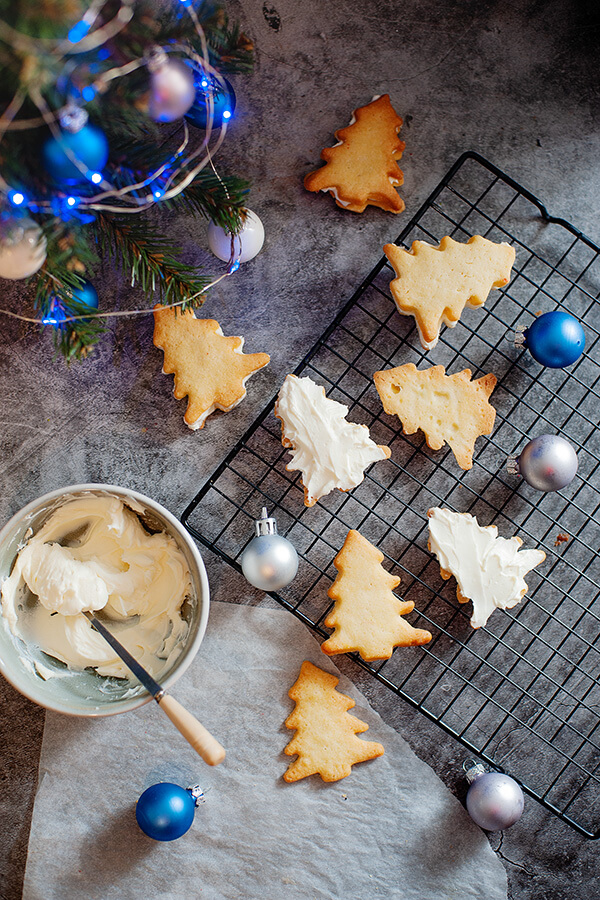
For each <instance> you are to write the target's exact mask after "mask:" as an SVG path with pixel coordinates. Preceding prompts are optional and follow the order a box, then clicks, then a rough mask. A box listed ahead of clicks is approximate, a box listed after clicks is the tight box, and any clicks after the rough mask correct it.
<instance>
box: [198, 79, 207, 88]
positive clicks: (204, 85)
mask: <svg viewBox="0 0 600 900" xmlns="http://www.w3.org/2000/svg"><path fill="white" fill-rule="evenodd" d="M200 86H201V87H203V88H207V87H208V81H207V80H206V78H203V79H202V81H201V82H200Z"/></svg>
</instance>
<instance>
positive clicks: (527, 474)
mask: <svg viewBox="0 0 600 900" xmlns="http://www.w3.org/2000/svg"><path fill="white" fill-rule="evenodd" d="M577 465H578V460H577V454H576V452H575V450H574V448H573V447H572V446H571V444H570V443H569V442H568V441H567V440H565V438H564V437H561V436H560V435H558V434H541V435H540V436H539V437H536V438H534V439H533V440H531V441H529V443H528V444H527V445H526V446H525V448H524V449H523V450H522V451H521V453H520V455H519V456H518V457H516V458H514V457H511V458H510V459H509V460H508V471H509V472H510V474H511V475H521V476H522V477H523V478H524V479H525V481H526V482H527V484H529V485H531V487H533V488H535V489H536V491H558V490H560V488H564V487H566V486H567V485H568V484H570V483H571V482H572V481H573V479H574V478H575V475H576V474H577Z"/></svg>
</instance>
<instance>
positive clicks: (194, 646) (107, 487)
mask: <svg viewBox="0 0 600 900" xmlns="http://www.w3.org/2000/svg"><path fill="white" fill-rule="evenodd" d="M83 491H104V492H105V493H113V494H117V495H118V496H119V497H121V498H131V499H133V500H137V501H138V503H140V504H141V505H142V506H146V507H148V508H149V509H150V510H153V511H155V512H158V513H160V515H161V516H162V517H163V518H164V519H165V520H166V521H167V522H168V523H169V525H170V526H171V527H172V528H173V530H174V531H175V532H177V534H178V535H179V536H180V537H181V538H182V539H183V540H184V541H185V543H186V546H187V547H188V548H189V550H190V552H191V554H192V556H193V557H194V561H195V562H196V565H197V568H198V574H199V576H200V588H201V591H202V607H201V609H200V617H199V621H198V628H197V630H196V634H195V635H194V639H193V641H192V642H191V643H190V644H189V645H188V646H187V647H186V650H185V659H183V660H182V662H181V664H180V665H179V666H178V667H177V669H176V670H175V671H173V672H171V673H170V674H169V675H168V676H167V677H166V678H164V679H162V680H161V687H163V688H164V689H165V690H167V689H168V688H170V687H171V686H172V685H173V684H175V682H176V681H178V679H179V678H180V677H181V676H182V675H183V674H184V672H185V671H186V670H187V669H188V668H189V666H190V665H191V663H192V661H193V660H194V659H195V657H196V654H197V652H198V650H199V649H200V644H201V643H202V640H203V638H204V635H205V632H206V627H207V624H208V614H209V606H210V587H209V583H208V576H207V574H206V567H205V565H204V560H203V559H202V556H201V555H200V551H199V549H198V547H197V546H196V543H195V542H194V540H193V538H192V536H191V534H190V533H189V531H187V529H186V528H185V527H184V525H183V524H182V523H181V522H180V521H179V519H178V518H177V517H176V516H174V515H173V513H172V512H170V511H169V510H168V509H167V508H166V507H164V506H163V505H162V504H161V503H158V501H156V500H153V499H152V498H151V497H148V496H147V494H142V493H140V492H139V491H136V490H133V489H132V488H126V487H122V486H120V485H116V484H105V483H103V482H85V483H82V484H71V485H66V486H65V487H61V488H55V489H54V490H52V491H48V492H47V493H45V494H40V496H39V497H36V498H34V499H33V500H30V501H29V503H27V504H26V505H25V506H22V507H21V508H20V509H18V510H17V511H16V512H15V513H13V515H12V516H11V517H10V519H9V520H8V521H7V522H6V523H5V524H4V525H3V526H2V528H1V529H0V544H2V541H3V540H4V537H5V533H6V532H7V531H9V530H10V528H11V526H12V524H13V522H14V520H15V519H17V518H19V519H21V518H24V517H26V516H27V515H28V514H29V513H31V512H33V511H34V510H35V509H37V508H38V507H39V506H40V505H42V504H44V503H51V502H52V501H53V500H56V499H58V498H60V497H62V496H64V495H66V494H73V493H81V492H83ZM1 617H2V613H1V612H0V618H1ZM0 672H1V673H2V675H3V676H4V678H6V680H7V681H8V682H9V683H10V684H11V685H12V686H13V687H14V688H15V690H17V691H18V692H19V693H20V694H22V695H23V696H24V697H27V699H28V700H31V701H32V702H33V703H35V704H37V705H38V706H41V707H42V708H44V709H49V710H51V711H52V712H58V713H62V714H63V715H67V716H75V717H77V718H103V717H104V716H116V715H118V714H119V713H123V712H130V711H131V710H133V709H138V708H139V707H140V706H144V704H146V703H148V702H149V701H150V700H152V699H153V697H152V696H151V694H149V693H148V691H145V690H144V692H143V693H141V694H138V695H137V696H136V697H131V698H129V699H124V700H116V701H115V702H114V704H107V706H106V707H98V708H96V709H89V710H87V709H85V708H84V707H81V708H80V709H78V708H77V707H67V706H66V705H63V704H62V703H61V702H60V701H58V702H42V701H41V700H40V699H39V697H36V696H33V694H34V692H33V691H30V690H27V687H26V686H24V685H23V684H21V683H20V682H19V683H17V679H15V677H14V676H13V675H12V673H11V671H10V670H9V669H8V667H7V666H5V664H4V660H3V659H2V656H1V655H0Z"/></svg>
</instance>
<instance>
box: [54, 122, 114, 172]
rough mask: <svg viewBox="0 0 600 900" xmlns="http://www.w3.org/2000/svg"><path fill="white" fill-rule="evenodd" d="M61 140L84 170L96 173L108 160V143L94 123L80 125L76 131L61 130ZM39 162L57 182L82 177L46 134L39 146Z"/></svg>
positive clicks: (57, 143)
mask: <svg viewBox="0 0 600 900" xmlns="http://www.w3.org/2000/svg"><path fill="white" fill-rule="evenodd" d="M61 137H62V140H63V141H64V143H65V144H66V146H67V147H68V148H69V150H71V152H72V153H74V155H75V156H76V157H77V159H79V160H80V162H81V163H82V164H83V166H84V168H85V169H86V170H87V171H91V172H99V171H101V170H102V169H103V168H104V166H105V165H106V161H107V159H108V142H107V140H106V138H105V136H104V132H102V131H100V129H99V128H96V126H95V125H90V124H89V123H88V124H87V125H84V126H83V128H81V129H80V130H79V131H76V132H74V133H73V132H70V131H63V132H62V135H61ZM42 161H43V163H44V167H45V169H46V171H47V172H48V174H49V175H50V176H51V177H52V178H53V179H54V180H55V181H57V182H60V183H64V184H78V183H81V182H83V181H85V180H86V175H85V174H84V173H83V172H80V171H79V169H78V168H77V166H76V165H75V164H74V163H72V162H71V160H70V159H69V157H68V156H67V154H66V153H65V152H64V151H63V149H62V147H61V145H60V144H59V142H58V141H57V140H56V138H54V137H52V136H50V137H49V138H48V139H47V140H46V141H45V143H44V144H43V145H42Z"/></svg>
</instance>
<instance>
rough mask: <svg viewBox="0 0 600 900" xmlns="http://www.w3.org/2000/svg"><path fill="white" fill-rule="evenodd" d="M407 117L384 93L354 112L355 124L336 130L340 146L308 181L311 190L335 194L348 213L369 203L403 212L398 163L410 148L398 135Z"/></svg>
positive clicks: (325, 152)
mask: <svg viewBox="0 0 600 900" xmlns="http://www.w3.org/2000/svg"><path fill="white" fill-rule="evenodd" d="M401 127H402V119H401V118H400V116H399V115H397V114H396V112H395V111H394V109H393V107H392V104H391V103H390V98H389V95H388V94H383V96H381V97H377V98H375V99H374V100H372V101H371V103H368V104H367V105H366V106H361V107H359V108H358V109H356V110H355V111H354V114H353V118H352V122H351V123H350V125H348V126H347V127H346V128H341V129H340V130H339V131H336V132H335V136H336V138H337V139H338V143H337V144H336V145H335V146H334V147H326V148H325V149H324V150H323V151H322V152H321V159H324V160H325V162H326V165H324V166H322V167H321V168H320V169H317V171H316V172H310V173H309V174H308V175H307V176H306V178H305V179H304V187H305V188H306V189H307V190H308V191H329V192H330V193H332V194H333V196H334V197H335V202H336V203H337V205H338V206H341V207H342V209H350V210H352V212H363V211H364V209H365V208H366V206H367V205H371V206H378V207H379V208H380V209H385V210H387V211H388V212H393V213H399V212H402V210H403V209H404V202H403V201H402V200H401V199H400V197H399V195H398V192H397V191H396V190H395V189H394V188H395V186H396V185H401V184H402V183H403V181H404V176H403V175H402V171H401V170H400V168H399V167H398V164H397V162H396V160H398V159H400V157H401V156H402V152H403V150H404V142H403V141H401V140H399V138H398V132H399V131H400V128H401Z"/></svg>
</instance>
